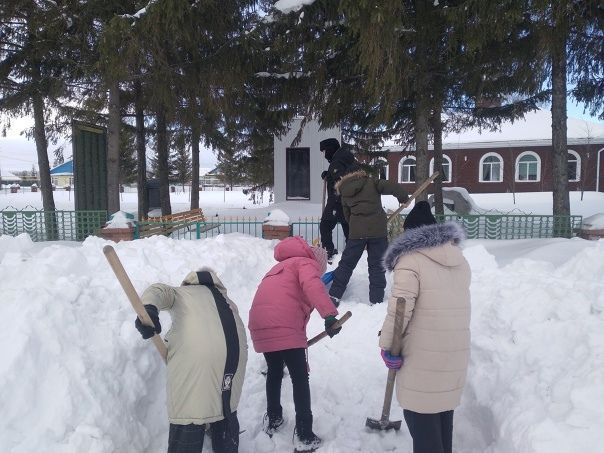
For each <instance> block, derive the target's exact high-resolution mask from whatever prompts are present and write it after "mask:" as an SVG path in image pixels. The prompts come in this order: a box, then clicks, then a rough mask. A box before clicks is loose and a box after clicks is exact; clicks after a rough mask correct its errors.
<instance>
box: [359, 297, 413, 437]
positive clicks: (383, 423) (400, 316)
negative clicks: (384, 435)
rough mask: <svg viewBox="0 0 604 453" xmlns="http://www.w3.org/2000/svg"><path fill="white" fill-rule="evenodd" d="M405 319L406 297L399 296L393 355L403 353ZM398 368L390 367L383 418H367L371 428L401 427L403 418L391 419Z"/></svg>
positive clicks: (381, 429) (392, 347)
mask: <svg viewBox="0 0 604 453" xmlns="http://www.w3.org/2000/svg"><path fill="white" fill-rule="evenodd" d="M404 319H405V299H404V298H403V297H399V298H398V299H397V300H396V314H395V315H394V335H393V337H392V346H391V347H390V353H391V354H392V355H400V353H401V335H402V332H403V321H404ZM397 371H398V370H392V369H388V380H387V381H386V393H385V395H384V406H383V408H382V418H380V419H379V420H376V419H375V418H367V421H366V422H365V426H366V427H368V428H369V429H376V430H379V431H388V430H390V429H394V430H396V431H398V430H399V429H401V420H397V421H391V420H390V406H391V404H392V392H393V390H394V379H395V378H396V372H397Z"/></svg>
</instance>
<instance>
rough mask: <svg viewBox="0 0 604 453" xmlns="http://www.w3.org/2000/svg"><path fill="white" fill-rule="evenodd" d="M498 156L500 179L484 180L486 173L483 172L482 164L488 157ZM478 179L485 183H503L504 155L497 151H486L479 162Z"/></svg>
mask: <svg viewBox="0 0 604 453" xmlns="http://www.w3.org/2000/svg"><path fill="white" fill-rule="evenodd" d="M491 156H493V157H496V158H497V159H499V166H500V168H499V177H500V178H499V180H497V181H485V180H484V175H483V172H482V164H483V163H484V161H485V159H486V158H487V157H491ZM478 181H479V182H484V183H501V182H503V157H501V155H499V154H497V153H486V154H484V155H483V156H482V157H481V158H480V163H479V164H478Z"/></svg>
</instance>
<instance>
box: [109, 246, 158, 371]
mask: <svg viewBox="0 0 604 453" xmlns="http://www.w3.org/2000/svg"><path fill="white" fill-rule="evenodd" d="M103 253H104V254H105V258H107V261H109V265H110V266H111V269H113V273H114V274H115V276H116V277H117V279H118V281H119V282H120V284H121V285H122V288H123V289H124V292H125V293H126V296H128V300H129V301H130V304H132V308H134V311H135V312H136V314H137V315H138V319H140V321H141V322H142V323H143V324H144V325H146V326H151V327H153V321H151V318H150V317H149V314H148V313H147V310H145V307H144V305H143V302H142V301H141V299H140V297H139V296H138V293H137V292H136V289H134V286H133V285H132V282H131V281H130V278H129V277H128V274H127V273H126V270H125V269H124V266H122V262H121V261H120V259H119V257H118V256H117V253H115V250H114V249H113V247H111V246H110V245H106V246H105V247H103ZM151 340H153V344H154V345H155V347H156V348H157V351H158V352H159V354H160V355H161V357H162V359H164V362H166V361H167V358H168V348H167V347H166V344H165V343H164V340H162V337H160V336H159V335H158V334H155V335H153V337H151Z"/></svg>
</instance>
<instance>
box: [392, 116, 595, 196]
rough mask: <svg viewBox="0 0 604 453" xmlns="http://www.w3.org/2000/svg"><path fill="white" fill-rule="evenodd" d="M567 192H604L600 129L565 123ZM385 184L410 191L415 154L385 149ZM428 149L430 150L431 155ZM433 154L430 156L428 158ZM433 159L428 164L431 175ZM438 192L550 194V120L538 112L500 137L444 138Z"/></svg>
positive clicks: (469, 133)
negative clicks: (460, 189) (440, 189)
mask: <svg viewBox="0 0 604 453" xmlns="http://www.w3.org/2000/svg"><path fill="white" fill-rule="evenodd" d="M567 127H568V139H567V145H568V181H569V185H568V187H569V190H571V191H573V190H589V191H600V192H604V181H603V179H604V153H603V151H604V125H603V124H598V123H591V122H587V121H582V120H579V119H576V118H568V121H567ZM385 149H387V150H388V151H390V153H389V155H388V158H387V161H388V165H387V176H386V177H387V178H388V179H390V180H391V181H397V182H400V183H402V184H408V185H409V189H410V190H412V189H413V187H414V186H415V153H414V149H413V148H411V149H409V148H406V147H402V146H397V145H392V144H391V145H387V146H385ZM432 149H433V147H432V146H430V150H432ZM430 154H432V153H430ZM433 168H434V159H433V157H432V156H431V159H430V172H432V171H433ZM443 172H444V180H443V187H463V188H465V189H467V190H468V191H469V192H470V193H490V192H494V193H501V192H550V191H551V190H552V182H553V178H552V173H553V172H552V140H551V114H550V112H548V111H544V110H539V111H537V112H533V113H529V114H527V115H526V117H525V119H523V120H519V121H516V122H515V123H513V124H510V123H506V124H504V125H503V126H502V128H501V131H496V132H489V131H486V132H482V133H480V132H479V131H476V130H469V131H466V132H462V133H460V134H449V135H448V136H445V137H444V138H443Z"/></svg>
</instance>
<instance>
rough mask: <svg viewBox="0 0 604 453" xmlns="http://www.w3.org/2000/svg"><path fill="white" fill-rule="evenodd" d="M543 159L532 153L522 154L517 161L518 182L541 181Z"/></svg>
mask: <svg viewBox="0 0 604 453" xmlns="http://www.w3.org/2000/svg"><path fill="white" fill-rule="evenodd" d="M540 180H541V159H540V158H539V156H538V155H537V154H535V153H534V152H532V151H525V152H523V153H521V154H520V155H519V156H518V158H517V159H516V181H517V182H526V181H531V182H534V181H540Z"/></svg>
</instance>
